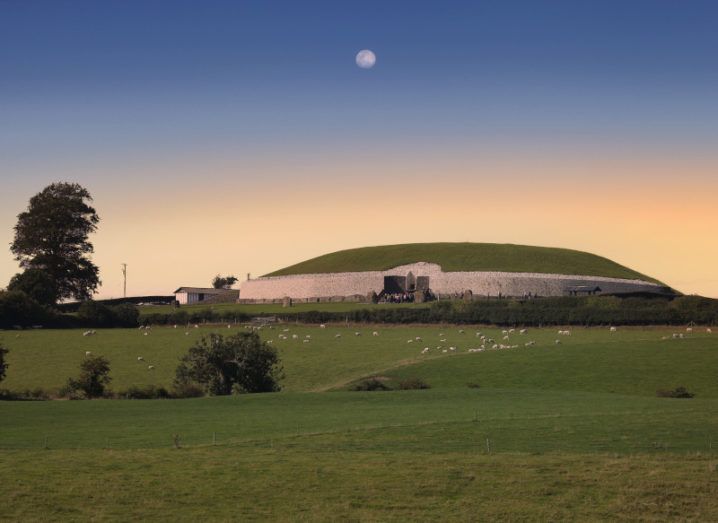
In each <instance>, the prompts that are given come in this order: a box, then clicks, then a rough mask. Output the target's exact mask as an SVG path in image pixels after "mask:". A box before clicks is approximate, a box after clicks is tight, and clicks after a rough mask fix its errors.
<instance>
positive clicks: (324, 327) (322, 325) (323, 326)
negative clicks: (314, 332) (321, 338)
mask: <svg viewBox="0 0 718 523" xmlns="http://www.w3.org/2000/svg"><path fill="white" fill-rule="evenodd" d="M319 328H320V329H326V328H327V326H326V325H324V324H323V323H322V324H321V325H320V326H319Z"/></svg>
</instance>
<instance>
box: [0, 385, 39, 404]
mask: <svg viewBox="0 0 718 523" xmlns="http://www.w3.org/2000/svg"><path fill="white" fill-rule="evenodd" d="M48 399H50V395H49V394H48V393H47V392H46V391H44V390H43V389H40V388H36V389H32V390H23V391H19V392H18V391H13V390H7V389H0V400H2V401H28V400H48Z"/></svg>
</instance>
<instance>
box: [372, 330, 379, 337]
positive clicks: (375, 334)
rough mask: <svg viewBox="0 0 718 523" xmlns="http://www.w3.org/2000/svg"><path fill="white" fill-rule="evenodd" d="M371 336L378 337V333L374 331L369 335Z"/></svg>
mask: <svg viewBox="0 0 718 523" xmlns="http://www.w3.org/2000/svg"><path fill="white" fill-rule="evenodd" d="M371 335H372V336H379V333H378V332H377V331H374V332H372V333H371Z"/></svg>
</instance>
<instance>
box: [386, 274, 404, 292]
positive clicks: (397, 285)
mask: <svg viewBox="0 0 718 523" xmlns="http://www.w3.org/2000/svg"><path fill="white" fill-rule="evenodd" d="M402 292H406V276H384V293H385V294H400V293H402Z"/></svg>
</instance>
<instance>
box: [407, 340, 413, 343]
mask: <svg viewBox="0 0 718 523" xmlns="http://www.w3.org/2000/svg"><path fill="white" fill-rule="evenodd" d="M406 342H407V343H414V340H406Z"/></svg>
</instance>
